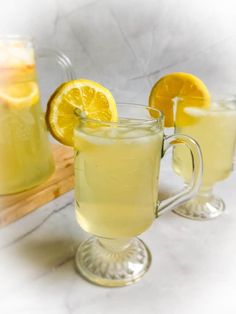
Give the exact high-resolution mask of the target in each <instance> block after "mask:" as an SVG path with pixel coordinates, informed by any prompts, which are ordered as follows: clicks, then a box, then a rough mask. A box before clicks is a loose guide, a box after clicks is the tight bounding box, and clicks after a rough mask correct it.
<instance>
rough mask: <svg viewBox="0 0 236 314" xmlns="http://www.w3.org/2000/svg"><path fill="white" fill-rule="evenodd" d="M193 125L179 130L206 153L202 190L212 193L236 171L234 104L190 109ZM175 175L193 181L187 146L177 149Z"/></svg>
mask: <svg viewBox="0 0 236 314" xmlns="http://www.w3.org/2000/svg"><path fill="white" fill-rule="evenodd" d="M185 113H186V114H187V115H188V117H189V118H190V119H191V120H189V121H191V122H192V123H190V124H186V125H183V126H178V127H176V132H177V133H182V134H188V135H190V136H192V137H193V138H194V139H196V141H197V142H198V143H199V145H200V147H201V150H202V154H203V165H204V170H203V181H202V186H201V191H207V190H210V189H211V188H212V186H213V184H214V183H215V182H217V181H221V180H224V179H225V178H227V177H228V176H229V174H230V172H231V171H232V165H233V158H234V152H235V145H236V107H235V106H233V105H232V104H228V105H227V106H226V105H224V103H223V104H222V103H212V104H211V107H210V108H209V109H208V110H202V109H197V108H186V109H185ZM173 166H174V169H175V172H176V173H177V174H179V175H180V176H181V177H183V178H184V181H185V182H186V183H189V182H190V180H191V172H192V168H191V155H190V153H189V151H188V149H187V148H186V147H184V146H183V147H181V146H178V147H175V148H174V154H173Z"/></svg>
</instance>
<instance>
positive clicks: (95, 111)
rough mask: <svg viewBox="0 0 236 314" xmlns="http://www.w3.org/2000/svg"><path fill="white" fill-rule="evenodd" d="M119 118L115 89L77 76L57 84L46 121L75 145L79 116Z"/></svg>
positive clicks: (58, 135)
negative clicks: (109, 88) (75, 128)
mask: <svg viewBox="0 0 236 314" xmlns="http://www.w3.org/2000/svg"><path fill="white" fill-rule="evenodd" d="M76 111H79V112H81V113H82V115H83V117H87V118H89V119H96V120H101V121H111V122H115V121H117V109H116V103H115V100H114V98H113V96H112V94H111V92H110V91H109V90H108V89H106V88H105V87H103V86H102V85H100V84H98V83H96V82H93V81H90V80H84V79H79V80H73V81H69V82H67V83H64V84H62V85H61V86H59V87H58V88H57V90H56V91H55V92H54V94H53V95H52V96H51V98H50V99H49V101H48V105H47V112H46V121H47V125H48V127H49V130H50V132H51V134H52V135H53V136H54V137H55V138H56V139H57V140H58V141H59V142H61V143H62V144H65V145H68V146H73V144H74V141H73V133H74V127H75V125H76V124H77V123H78V119H79V117H78V116H76V114H75V112H76Z"/></svg>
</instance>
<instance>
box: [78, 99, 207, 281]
mask: <svg viewBox="0 0 236 314" xmlns="http://www.w3.org/2000/svg"><path fill="white" fill-rule="evenodd" d="M117 107H118V114H119V121H118V122H117V123H116V122H115V123H114V122H110V123H109V122H103V121H96V120H90V119H86V118H83V117H81V116H80V114H79V113H76V115H77V116H78V117H77V118H78V125H77V127H76V128H75V131H74V146H75V198H76V217H77V221H78V223H79V224H80V226H81V227H82V228H83V229H84V230H85V231H86V232H88V233H90V234H92V237H91V238H90V239H88V240H87V241H85V242H83V243H82V244H81V245H80V246H79V248H78V250H77V253H76V265H77V268H78V270H79V272H80V273H81V274H82V275H83V276H84V277H85V278H86V279H88V280H89V281H91V282H93V283H96V284H98V285H103V286H110V287H115V286H124V285H128V284H131V283H134V282H136V281H137V280H139V279H140V278H141V277H142V276H143V275H144V273H145V272H146V271H147V270H148V268H149V266H150V262H151V254H150V252H149V250H148V248H147V247H146V245H145V244H144V243H143V241H142V240H140V239H138V238H136V236H138V235H140V234H141V233H143V232H144V231H146V230H147V229H148V228H149V227H150V225H151V224H152V223H153V221H154V220H155V218H157V217H158V216H159V215H161V214H162V213H164V212H165V211H168V210H172V209H173V208H175V207H177V206H179V205H180V204H182V203H184V202H186V201H187V200H189V199H191V198H192V197H193V196H194V195H195V194H196V193H197V191H198V189H199V186H200V184H201V176H202V158H201V151H200V149H199V146H198V144H197V143H196V142H195V141H194V140H193V139H192V138H190V137H188V136H185V135H178V134H176V135H172V136H169V137H165V136H164V132H163V120H164V117H163V115H162V113H161V112H160V111H158V110H155V109H152V108H150V107H145V106H142V105H134V104H119V105H118V106H117ZM150 113H151V115H150ZM153 117H155V118H153ZM183 144H184V145H186V146H187V147H188V148H189V149H190V151H191V153H192V157H193V158H192V162H193V165H192V169H193V170H192V171H193V176H192V181H191V182H190V184H189V186H188V187H187V188H186V189H185V190H184V191H182V192H180V193H178V194H176V195H174V196H171V197H170V198H168V199H166V200H164V201H161V202H159V201H158V190H157V183H158V178H159V168H160V160H161V157H162V155H163V154H164V153H165V151H166V150H167V149H168V148H170V147H172V146H175V145H183Z"/></svg>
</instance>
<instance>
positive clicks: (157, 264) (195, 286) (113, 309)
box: [0, 159, 236, 314]
mask: <svg viewBox="0 0 236 314" xmlns="http://www.w3.org/2000/svg"><path fill="white" fill-rule="evenodd" d="M167 164H168V160H167V159H166V160H164V161H163V162H162V176H161V190H162V193H161V194H162V195H163V194H164V192H165V191H166V190H167V189H168V188H170V189H171V190H173V189H174V188H176V187H177V186H179V181H178V180H177V179H175V177H174V175H173V176H172V174H171V170H170V167H168V166H167ZM235 180H236V173H233V174H232V175H231V177H230V178H229V179H228V180H227V181H225V182H222V183H221V184H219V186H218V188H216V191H217V193H218V194H219V195H221V196H222V197H223V198H224V199H225V202H226V205H227V211H226V212H225V213H224V214H223V215H222V216H221V217H219V218H218V219H215V220H212V221H207V222H198V221H191V220H188V219H185V218H182V217H179V216H177V215H175V214H173V213H167V214H165V215H163V216H162V217H160V218H159V219H157V220H156V221H155V222H154V224H153V226H152V227H151V228H150V229H149V230H148V231H147V232H146V233H145V234H143V235H142V236H141V238H142V239H143V240H144V241H145V242H146V244H147V245H148V246H149V248H150V249H151V252H152V257H153V260H152V265H151V268H150V270H149V272H148V273H147V274H146V275H145V276H144V277H143V278H142V280H141V281H139V282H138V283H136V284H134V285H132V286H128V287H123V288H113V289H111V288H102V287H98V286H95V285H92V284H90V283H88V282H86V281H85V280H84V279H82V278H81V277H80V276H79V275H78V274H77V272H76V270H75V267H74V253H75V250H76V247H77V246H78V244H79V243H80V242H81V241H82V240H84V239H85V238H87V237H88V235H87V234H86V233H84V232H83V231H82V230H81V229H80V227H79V226H78V225H77V223H76V221H75V217H74V209H73V192H70V193H68V194H66V195H64V196H62V197H61V198H58V199H57V200H55V201H54V202H51V203H49V204H47V205H46V206H44V207H42V208H41V209H39V210H37V211H36V212H34V213H32V214H30V215H28V216H26V217H25V218H23V219H21V220H19V221H17V222H16V223H13V224H11V225H9V226H8V227H5V228H3V229H2V230H0V278H1V281H0V313H1V314H32V313H34V314H94V313H95V314H106V313H114V314H120V313H123V314H126V313H127V314H128V313H136V314H142V313H148V314H149V313H150V314H154V313H160V314H189V313H191V314H199V313H201V314H209V313H214V314H222V313H225V314H235V311H236V299H235V295H236V267H235V265H236V210H235V204H236V196H235V194H234V193H233V192H234V186H235ZM170 182H171V184H170Z"/></svg>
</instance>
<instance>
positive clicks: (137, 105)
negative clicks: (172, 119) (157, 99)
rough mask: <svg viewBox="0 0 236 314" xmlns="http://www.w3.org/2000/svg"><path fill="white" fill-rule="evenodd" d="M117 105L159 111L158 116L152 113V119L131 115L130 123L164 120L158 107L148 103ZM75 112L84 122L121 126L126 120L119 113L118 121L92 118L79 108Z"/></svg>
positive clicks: (151, 122) (150, 122) (122, 103)
mask: <svg viewBox="0 0 236 314" xmlns="http://www.w3.org/2000/svg"><path fill="white" fill-rule="evenodd" d="M116 105H117V107H122V106H124V107H127V106H129V108H130V107H132V108H139V109H147V110H152V111H154V112H156V113H158V115H159V116H158V117H157V118H156V117H155V118H152V117H151V115H150V119H145V118H143V119H139V118H137V119H135V118H133V117H129V118H127V119H131V120H132V121H130V122H129V123H130V124H137V123H140V122H141V123H142V124H153V123H160V122H162V121H163V120H164V114H163V113H162V112H161V111H160V110H158V109H156V108H153V107H150V106H146V105H141V104H137V103H131V102H118V103H117V104H116ZM74 114H75V115H76V117H77V118H78V119H79V121H82V122H92V123H97V124H101V123H102V124H106V125H116V126H119V125H123V124H124V122H122V121H120V120H119V115H118V121H105V120H98V119H92V118H88V117H85V116H83V113H81V112H80V111H79V110H78V111H77V110H76V109H75V111H74Z"/></svg>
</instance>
